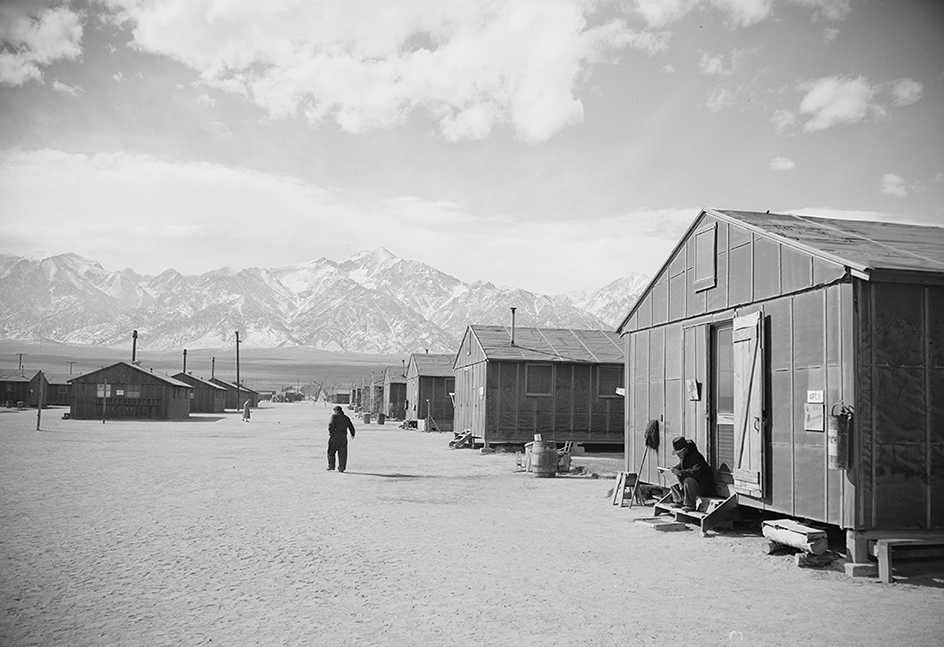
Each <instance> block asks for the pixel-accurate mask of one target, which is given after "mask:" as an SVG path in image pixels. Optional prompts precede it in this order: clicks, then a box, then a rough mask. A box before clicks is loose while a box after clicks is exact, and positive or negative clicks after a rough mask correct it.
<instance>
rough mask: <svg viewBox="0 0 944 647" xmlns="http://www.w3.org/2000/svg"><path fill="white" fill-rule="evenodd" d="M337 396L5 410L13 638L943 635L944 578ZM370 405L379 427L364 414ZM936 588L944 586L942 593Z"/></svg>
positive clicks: (709, 639)
mask: <svg viewBox="0 0 944 647" xmlns="http://www.w3.org/2000/svg"><path fill="white" fill-rule="evenodd" d="M329 413H330V409H329V408H327V407H324V406H322V405H321V404H317V405H313V404H311V403H300V404H286V405H268V406H267V407H266V408H263V409H260V410H257V411H255V412H254V413H253V417H252V420H251V422H249V423H243V422H241V421H240V416H239V415H238V414H235V413H232V414H226V415H224V416H201V417H199V418H197V419H193V420H191V421H186V422H109V423H107V424H104V425H103V424H102V423H101V422H94V421H73V420H62V419H61V414H62V410H61V409H59V410H47V411H46V412H44V414H43V418H42V422H43V425H42V427H43V430H42V431H39V432H37V431H36V429H35V427H36V412H35V411H24V412H15V411H11V410H2V409H0V645H3V646H14V645H69V646H78V645H122V646H124V645H571V644H581V645H615V644H625V645H679V644H696V645H882V646H889V645H940V644H942V643H944V638H942V636H944V633H942V611H944V589H942V588H939V585H940V581H939V580H935V579H934V578H930V579H927V578H926V579H924V580H916V581H918V582H919V584H917V585H916V584H909V583H900V582H898V583H895V584H892V585H882V584H879V583H878V582H877V581H876V580H874V579H864V580H863V579H851V578H848V577H846V576H845V575H843V574H841V573H838V572H835V571H828V570H826V571H820V570H810V569H800V568H797V567H796V566H795V565H794V560H793V558H792V557H790V556H779V557H777V556H767V555H764V554H763V553H762V552H761V550H760V546H761V544H762V541H763V540H762V538H760V537H758V536H757V535H756V534H752V533H744V532H736V531H729V532H721V533H718V534H711V535H709V536H708V537H701V536H700V533H698V532H694V531H688V532H675V533H660V532H655V531H653V530H652V529H650V528H648V527H645V525H644V524H640V523H634V522H633V519H634V518H638V517H642V516H647V514H648V510H646V509H640V508H633V509H629V508H622V509H620V508H616V507H613V506H612V505H611V504H610V501H609V499H608V497H607V493H608V490H609V489H610V488H611V487H612V485H613V483H612V481H611V480H609V479H598V480H597V479H590V478H574V477H566V478H554V479H541V478H535V477H534V476H532V475H530V474H527V473H515V471H514V465H515V458H514V455H512V454H493V455H483V454H481V453H479V452H477V451H472V450H450V449H449V448H448V441H449V440H450V439H451V437H452V435H451V434H424V433H421V432H416V431H405V430H402V429H399V428H397V427H396V426H394V425H391V424H387V425H383V426H380V425H363V424H359V425H358V427H359V430H358V434H357V438H356V439H355V440H353V441H352V442H351V445H350V451H351V458H350V461H349V465H348V470H349V471H348V472H347V473H346V474H338V473H336V472H327V471H325V459H324V448H325V445H326V439H327V432H326V431H325V427H326V422H327V418H328V415H329ZM355 422H356V421H355ZM935 583H938V585H937V586H936V585H935Z"/></svg>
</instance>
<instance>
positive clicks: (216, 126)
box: [210, 121, 233, 137]
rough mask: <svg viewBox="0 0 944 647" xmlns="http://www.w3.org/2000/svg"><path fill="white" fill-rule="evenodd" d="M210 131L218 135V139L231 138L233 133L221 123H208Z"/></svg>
mask: <svg viewBox="0 0 944 647" xmlns="http://www.w3.org/2000/svg"><path fill="white" fill-rule="evenodd" d="M210 130H212V131H213V132H214V133H216V134H217V135H219V136H220V137H232V136H233V131H232V130H230V129H229V128H227V127H226V124H224V123H223V122H222V121H212V122H210Z"/></svg>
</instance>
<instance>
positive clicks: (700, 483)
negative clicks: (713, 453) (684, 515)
mask: <svg viewBox="0 0 944 647" xmlns="http://www.w3.org/2000/svg"><path fill="white" fill-rule="evenodd" d="M672 453H673V454H675V455H676V456H678V457H679V464H678V465H676V466H675V467H673V468H672V473H673V474H675V476H676V477H677V478H678V480H679V485H673V486H672V498H673V500H674V501H675V503H681V504H682V510H684V511H685V512H691V511H692V510H694V509H695V506H696V503H697V501H696V499H697V497H699V496H710V495H711V494H712V493H713V492H714V489H715V487H714V479H713V478H712V476H711V466H710V465H708V461H706V460H705V457H704V456H702V455H701V452H699V451H698V448H697V447H695V443H694V441H691V440H686V439H685V438H682V437H681V436H679V437H677V438H675V439H673V440H672Z"/></svg>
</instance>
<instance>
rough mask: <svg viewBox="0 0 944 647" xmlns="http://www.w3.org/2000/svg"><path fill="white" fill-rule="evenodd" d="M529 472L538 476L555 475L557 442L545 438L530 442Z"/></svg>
mask: <svg viewBox="0 0 944 647" xmlns="http://www.w3.org/2000/svg"><path fill="white" fill-rule="evenodd" d="M531 472H532V473H533V474H534V475H535V476H536V477H538V478H547V477H551V476H556V475H557V443H553V442H550V441H547V440H535V441H534V442H533V443H531Z"/></svg>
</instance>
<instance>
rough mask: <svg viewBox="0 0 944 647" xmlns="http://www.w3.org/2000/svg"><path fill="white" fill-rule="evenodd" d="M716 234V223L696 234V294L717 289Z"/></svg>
mask: <svg viewBox="0 0 944 647" xmlns="http://www.w3.org/2000/svg"><path fill="white" fill-rule="evenodd" d="M716 232H717V225H716V224H715V223H712V224H711V226H710V227H705V228H704V229H701V230H699V231H696V232H695V281H694V288H695V291H696V292H698V291H700V290H707V289H708V288H713V287H715V259H716V258H717V253H716V252H717V250H716V249H715V247H716V240H717V237H716V235H715V234H716Z"/></svg>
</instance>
